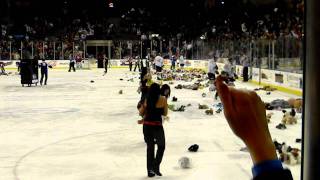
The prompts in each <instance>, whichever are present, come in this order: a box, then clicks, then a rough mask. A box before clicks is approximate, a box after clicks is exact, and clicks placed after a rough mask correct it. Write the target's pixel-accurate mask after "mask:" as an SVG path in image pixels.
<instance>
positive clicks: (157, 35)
mask: <svg viewBox="0 0 320 180" xmlns="http://www.w3.org/2000/svg"><path fill="white" fill-rule="evenodd" d="M151 36H152V37H159V34H152V35H151Z"/></svg>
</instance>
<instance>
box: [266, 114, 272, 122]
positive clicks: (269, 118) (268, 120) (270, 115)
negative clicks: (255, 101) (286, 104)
mask: <svg viewBox="0 0 320 180" xmlns="http://www.w3.org/2000/svg"><path fill="white" fill-rule="evenodd" d="M272 115H273V113H268V114H267V116H266V118H267V122H268V123H270V122H271V117H272Z"/></svg>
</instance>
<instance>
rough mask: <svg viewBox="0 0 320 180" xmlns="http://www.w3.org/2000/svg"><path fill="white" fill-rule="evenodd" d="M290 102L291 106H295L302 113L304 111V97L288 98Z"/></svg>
mask: <svg viewBox="0 0 320 180" xmlns="http://www.w3.org/2000/svg"><path fill="white" fill-rule="evenodd" d="M288 103H289V105H290V107H291V108H295V109H296V111H297V112H299V113H301V112H302V105H303V100H302V99H294V98H290V99H289V100H288Z"/></svg>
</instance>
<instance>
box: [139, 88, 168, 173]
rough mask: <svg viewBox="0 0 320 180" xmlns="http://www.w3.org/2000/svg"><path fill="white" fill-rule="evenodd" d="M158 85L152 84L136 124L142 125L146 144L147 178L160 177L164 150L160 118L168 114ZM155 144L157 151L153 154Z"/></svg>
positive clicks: (163, 136) (164, 99)
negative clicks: (140, 118)
mask: <svg viewBox="0 0 320 180" xmlns="http://www.w3.org/2000/svg"><path fill="white" fill-rule="evenodd" d="M160 93H161V91H160V85H159V84H157V83H153V84H152V85H151V86H150V88H149V91H148V96H147V98H146V99H145V101H144V102H143V103H142V105H141V106H140V108H139V114H140V115H141V116H142V117H143V119H142V120H140V121H138V123H139V124H140V123H142V124H143V135H144V140H145V142H146V144H147V172H148V176H149V177H154V176H155V175H158V176H162V174H161V173H160V164H161V162H162V158H163V154H164V150H165V135H164V130H163V126H162V116H167V114H168V104H167V99H166V98H165V97H164V96H161V94H160ZM155 144H157V146H158V149H157V153H156V155H155V154H154V149H155Z"/></svg>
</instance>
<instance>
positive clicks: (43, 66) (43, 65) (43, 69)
mask: <svg viewBox="0 0 320 180" xmlns="http://www.w3.org/2000/svg"><path fill="white" fill-rule="evenodd" d="M39 67H40V69H41V79H40V85H41V86H42V83H43V78H44V85H45V86H46V85H47V80H48V67H49V68H52V66H51V65H48V63H47V62H46V60H44V59H43V60H42V62H41V63H40V64H39Z"/></svg>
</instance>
